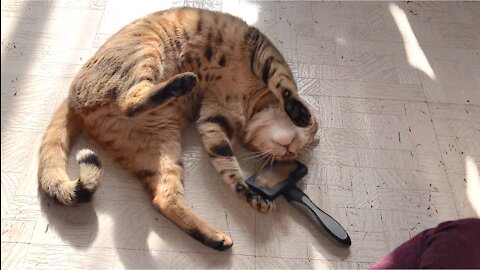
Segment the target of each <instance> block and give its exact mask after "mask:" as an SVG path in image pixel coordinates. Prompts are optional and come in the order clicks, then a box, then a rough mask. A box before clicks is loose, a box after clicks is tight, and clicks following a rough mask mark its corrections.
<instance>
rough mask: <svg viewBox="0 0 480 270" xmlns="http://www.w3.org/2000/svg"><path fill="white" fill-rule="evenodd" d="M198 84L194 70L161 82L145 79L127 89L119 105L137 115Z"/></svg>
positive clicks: (127, 113) (181, 94) (126, 112)
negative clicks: (154, 82)
mask: <svg viewBox="0 0 480 270" xmlns="http://www.w3.org/2000/svg"><path fill="white" fill-rule="evenodd" d="M196 84H197V76H196V75H195V73H192V72H185V73H181V74H177V75H175V76H173V77H172V78H170V79H169V80H167V81H164V82H161V83H159V84H153V83H152V82H151V81H150V80H143V81H140V82H139V83H137V84H135V85H134V86H132V87H131V88H130V89H129V90H128V91H127V93H126V95H125V96H124V97H123V98H121V99H120V102H119V107H120V110H121V111H122V112H124V113H125V114H126V115H127V116H135V115H137V114H138V113H141V112H144V111H148V110H151V109H153V108H156V107H158V106H160V105H162V104H165V103H167V102H168V101H170V100H171V99H173V98H175V97H179V96H183V95H186V94H188V93H190V92H191V91H192V90H193V88H194V87H195V85H196Z"/></svg>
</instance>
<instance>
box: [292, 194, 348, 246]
mask: <svg viewBox="0 0 480 270" xmlns="http://www.w3.org/2000/svg"><path fill="white" fill-rule="evenodd" d="M283 195H284V196H285V198H286V199H287V201H288V202H289V203H290V204H291V205H293V206H295V207H296V208H297V209H299V210H300V211H302V212H304V213H305V214H306V215H307V216H308V217H309V218H310V219H311V220H312V222H313V223H314V224H316V225H317V226H320V227H321V228H323V229H324V230H325V231H327V233H328V234H330V235H331V236H332V237H333V238H334V239H336V240H337V241H339V242H340V243H342V244H343V245H346V246H350V245H351V244H352V240H350V236H349V235H348V233H347V232H346V231H345V229H344V228H343V227H342V225H340V224H339V223H338V222H337V221H336V220H335V219H333V218H332V217H331V216H329V215H328V214H327V213H325V212H323V211H322V210H321V209H320V208H318V207H317V206H316V205H315V204H314V203H313V202H312V200H310V198H309V197H308V196H307V195H306V194H305V193H303V191H301V190H300V189H299V188H298V187H296V186H292V187H291V188H289V189H287V190H286V191H285V192H284V193H283Z"/></svg>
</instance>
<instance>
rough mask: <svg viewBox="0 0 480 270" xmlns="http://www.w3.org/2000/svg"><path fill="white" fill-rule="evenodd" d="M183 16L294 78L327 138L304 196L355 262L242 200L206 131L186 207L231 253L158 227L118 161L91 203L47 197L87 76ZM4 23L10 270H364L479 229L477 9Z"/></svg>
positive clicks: (124, 6)
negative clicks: (54, 159)
mask: <svg viewBox="0 0 480 270" xmlns="http://www.w3.org/2000/svg"><path fill="white" fill-rule="evenodd" d="M181 5H188V6H200V7H205V8H209V9H215V10H224V11H228V12H231V13H234V14H236V15H240V16H242V17H243V18H245V19H246V20H248V21H249V22H252V23H255V24H256V25H257V26H258V27H259V28H260V29H262V30H263V31H264V32H265V33H266V34H267V35H268V36H269V37H270V38H271V39H272V40H273V41H274V42H275V44H276V45H278V47H279V49H280V51H281V52H283V53H284V55H285V57H286V58H287V59H288V61H289V62H290V63H291V67H292V69H293V70H294V73H295V76H296V78H297V79H298V86H299V89H300V91H301V93H302V94H303V96H304V97H305V98H306V99H307V100H308V102H309V103H310V104H311V105H312V106H313V107H314V108H315V110H316V112H317V116H318V118H319V119H320V123H321V128H320V131H319V136H320V138H321V146H319V147H318V148H317V149H316V150H315V151H314V153H313V155H311V156H310V161H309V163H308V164H309V169H310V174H309V176H308V177H307V178H306V180H305V183H306V184H305V185H304V186H305V191H306V193H307V194H308V195H309V196H311V198H312V199H313V200H314V201H315V202H316V203H317V204H318V205H319V206H320V207H321V208H323V209H324V210H325V211H327V212H329V213H331V215H332V216H334V217H335V218H336V219H338V220H339V221H340V222H341V223H342V224H343V225H344V226H345V227H346V228H347V229H348V231H349V233H350V235H351V237H352V241H353V244H352V247H351V248H350V250H349V251H347V250H344V249H341V248H338V247H337V246H335V245H334V244H332V243H331V242H330V241H329V240H328V239H326V238H325V237H324V236H323V235H322V234H321V233H319V232H317V231H316V230H315V229H314V228H312V226H311V225H310V223H309V222H308V221H307V220H306V219H305V218H303V216H301V215H300V214H298V213H297V212H296V211H294V210H292V209H291V207H290V206H289V205H288V204H287V203H286V202H285V200H284V199H283V198H281V199H279V201H278V211H277V212H276V213H274V214H271V215H267V216H264V215H261V214H257V213H255V211H254V210H252V209H250V208H249V207H248V206H247V205H246V204H243V203H242V202H240V201H239V200H237V199H236V198H232V196H231V194H230V193H229V192H228V191H227V189H226V188H225V187H224V186H223V184H219V183H220V179H219V177H218V176H217V175H216V174H215V173H214V171H213V169H212V166H211V165H210V164H209V162H208V159H207V158H206V155H205V153H204V152H203V150H202V148H201V145H200V141H199V140H198V139H197V136H195V131H194V129H191V130H189V132H188V134H187V135H186V136H185V139H184V141H185V153H184V158H185V164H186V182H185V185H186V194H187V197H188V201H189V203H190V204H191V205H192V206H193V208H194V209H195V211H196V212H198V213H199V214H201V215H202V216H203V217H205V218H206V219H207V220H208V221H209V222H211V223H212V224H215V225H216V226H218V227H219V228H221V229H223V230H225V231H227V232H229V233H230V235H231V236H232V238H233V240H234V246H233V248H232V249H231V250H229V251H227V252H217V251H214V250H212V249H209V248H206V247H204V246H202V245H201V244H199V243H197V242H196V241H195V240H193V239H191V238H190V237H189V236H187V235H186V234H185V233H183V232H182V231H180V230H179V229H177V228H176V227H175V226H173V225H172V224H171V223H170V222H169V221H167V220H166V219H165V218H163V217H162V216H161V215H160V214H158V213H157V212H155V211H154V210H153V209H152V207H151V206H150V202H149V198H148V195H147V193H146V192H145V191H144V190H143V189H142V187H141V186H140V184H139V183H137V182H136V181H135V180H134V179H133V178H132V177H131V176H129V175H128V174H126V173H125V172H124V171H122V170H121V169H120V168H119V166H118V165H116V164H114V162H112V160H111V159H109V158H108V157H106V156H105V155H102V161H103V163H104V164H105V171H106V173H105V177H104V180H103V183H102V184H101V186H100V188H99V190H98V192H97V193H96V195H95V198H94V200H93V202H92V203H90V204H84V205H81V206H79V207H75V208H68V207H62V206H58V205H56V204H55V203H52V202H50V201H49V200H45V199H41V198H40V197H39V195H38V193H37V183H36V181H37V179H36V169H37V151H38V146H39V141H40V138H41V135H42V132H43V131H44V130H45V128H46V125H47V124H48V121H49V118H50V116H51V114H52V111H53V110H54V109H55V108H56V106H57V105H58V104H59V102H61V100H62V99H63V98H64V97H65V96H66V93H67V88H68V85H69V83H70V81H71V80H72V77H73V76H74V75H75V73H76V71H77V70H78V69H79V68H80V66H81V65H82V64H83V63H85V61H87V59H88V58H89V57H90V56H91V55H92V54H93V52H95V50H96V49H97V48H98V47H99V46H100V45H101V44H102V42H104V41H105V39H106V38H108V36H109V35H111V34H112V33H114V32H115V31H117V30H118V29H119V28H120V27H121V26H123V25H124V24H126V23H128V22H129V21H131V20H133V19H134V18H136V17H139V16H142V15H144V14H147V13H150V12H154V11H157V10H160V9H165V8H168V7H171V6H181ZM1 19H2V24H1V25H2V30H1V55H2V57H1V61H2V64H1V77H2V79H1V165H2V166H1V180H2V181H1V186H2V188H1V192H2V193H1V222H2V238H1V241H2V255H1V258H2V269H4V268H5V269H22V268H35V269H41V268H48V269H52V268H59V269H66V268H68V269H73V268H98V269H112V268H260V269H262V268H318V269H326V268H366V267H369V266H370V265H371V264H372V262H374V261H376V260H377V259H379V258H381V257H382V256H383V255H385V254H386V253H387V252H388V251H390V250H391V249H393V248H394V247H395V246H397V245H398V244H400V243H401V242H403V241H405V240H407V239H409V238H410V237H412V236H413V235H415V234H416V233H418V232H420V231H421V230H423V229H426V228H429V227H432V226H435V225H436V224H437V223H439V222H441V221H445V220H450V219H457V218H461V217H471V216H476V215H477V214H476V212H475V210H474V207H473V206H472V205H473V200H474V199H475V198H474V197H475V196H470V197H469V196H468V192H467V191H472V193H473V194H475V193H474V191H475V187H477V190H476V191H477V192H478V186H479V185H480V184H479V180H478V179H479V172H478V166H479V165H480V28H479V27H478V26H479V25H480V3H478V2H477V3H463V2H454V3H453V2H451V3H448V2H437V3H429V2H421V3H415V2H409V3H402V2H396V3H395V4H389V3H386V2H385V3H378V2H365V3H352V2H350V3H347V2H335V3H333V2H332V3H320V2H287V1H282V2H256V1H251V2H245V1H243V0H241V1H240V2H239V1H238V0H236V1H234V0H224V1H222V0H205V1H202V2H197V1H193V0H184V1H183V0H178V1H176V0H174V1H165V0H162V1H155V0H151V1H148V0H135V1H113V0H110V1H108V0H70V1H23V0H6V1H2V3H1ZM84 146H88V143H87V142H86V141H85V139H84V138H81V139H80V140H79V141H78V143H77V144H76V145H75V149H74V150H73V151H74V152H75V151H76V150H78V149H79V148H81V147H84ZM70 165H71V166H70V167H69V173H70V174H71V175H72V177H74V176H76V175H77V172H78V168H77V166H76V164H75V162H74V160H73V158H71V159H70ZM247 167H248V164H247ZM467 187H468V188H467ZM476 195H478V193H476ZM469 198H470V199H469ZM477 207H478V206H477ZM477 209H478V208H477ZM477 213H478V212H477Z"/></svg>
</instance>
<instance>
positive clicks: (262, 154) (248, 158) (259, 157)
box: [242, 152, 268, 160]
mask: <svg viewBox="0 0 480 270" xmlns="http://www.w3.org/2000/svg"><path fill="white" fill-rule="evenodd" d="M266 155H268V153H267V152H265V153H263V152H262V153H260V154H256V155H254V156H252V157H246V158H242V160H250V159H254V160H255V159H262V158H264V157H265V156H266Z"/></svg>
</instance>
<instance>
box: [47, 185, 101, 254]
mask: <svg viewBox="0 0 480 270" xmlns="http://www.w3.org/2000/svg"><path fill="white" fill-rule="evenodd" d="M38 194H39V200H40V211H41V213H42V214H43V216H44V218H45V219H46V221H47V224H46V226H45V234H47V233H48V232H49V231H50V234H51V233H52V232H53V233H56V234H57V235H59V236H60V238H61V239H62V240H63V241H65V242H66V243H68V244H69V245H70V246H72V247H74V248H77V249H87V248H88V247H89V246H90V244H91V243H92V241H93V240H94V239H95V238H96V236H97V234H98V217H97V214H96V212H95V209H94V207H93V205H92V204H91V203H86V204H79V205H76V206H65V205H61V204H60V203H58V202H57V201H56V200H54V199H52V198H50V197H48V196H47V195H45V194H44V192H43V191H41V190H40V189H39V190H38ZM50 234H49V235H50ZM46 237H49V236H46Z"/></svg>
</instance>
